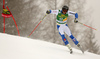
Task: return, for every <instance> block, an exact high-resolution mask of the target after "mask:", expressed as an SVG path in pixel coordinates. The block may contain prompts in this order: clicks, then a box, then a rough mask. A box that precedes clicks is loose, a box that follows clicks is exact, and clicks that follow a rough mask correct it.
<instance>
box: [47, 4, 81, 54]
mask: <svg viewBox="0 0 100 59" xmlns="http://www.w3.org/2000/svg"><path fill="white" fill-rule="evenodd" d="M46 13H47V14H56V15H57V18H56V23H57V30H58V31H59V34H60V36H61V37H62V40H63V42H64V43H65V45H66V46H67V47H68V49H70V53H73V51H72V48H71V45H70V44H69V42H68V40H67V39H66V37H65V35H64V32H65V33H66V34H67V35H68V36H69V37H70V38H71V39H72V41H73V42H74V43H75V45H77V46H78V47H80V44H79V42H78V41H77V39H76V38H75V37H74V36H73V35H72V33H71V31H70V29H69V27H68V25H67V24H66V22H67V18H68V16H70V15H74V16H75V20H74V22H75V23H77V22H78V20H77V19H78V13H75V12H72V11H69V7H68V6H66V5H65V6H63V7H62V10H47V11H46Z"/></svg>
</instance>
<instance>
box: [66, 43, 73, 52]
mask: <svg viewBox="0 0 100 59" xmlns="http://www.w3.org/2000/svg"><path fill="white" fill-rule="evenodd" d="M66 46H67V47H68V49H69V50H70V54H72V53H73V51H72V48H71V46H70V44H67V45H66Z"/></svg>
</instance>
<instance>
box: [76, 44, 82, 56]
mask: <svg viewBox="0 0 100 59" xmlns="http://www.w3.org/2000/svg"><path fill="white" fill-rule="evenodd" d="M77 46H78V47H79V49H80V50H81V51H82V53H83V54H84V50H83V49H82V46H81V45H80V44H77Z"/></svg>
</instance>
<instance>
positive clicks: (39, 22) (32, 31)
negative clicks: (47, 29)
mask: <svg viewBox="0 0 100 59" xmlns="http://www.w3.org/2000/svg"><path fill="white" fill-rule="evenodd" d="M46 16H47V13H46V14H45V16H44V17H43V18H42V19H41V20H40V22H39V23H38V25H37V26H36V27H35V28H34V29H33V31H32V32H31V34H32V33H33V32H34V31H35V29H36V28H37V27H38V26H39V25H40V23H41V22H42V21H43V19H44V18H45V17H46ZM31 34H30V35H29V36H28V37H30V36H31Z"/></svg>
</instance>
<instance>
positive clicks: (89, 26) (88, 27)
mask: <svg viewBox="0 0 100 59" xmlns="http://www.w3.org/2000/svg"><path fill="white" fill-rule="evenodd" d="M78 23H79V24H82V25H84V26H86V27H88V28H91V29H94V30H96V31H97V29H95V28H92V27H90V26H88V25H86V24H83V23H81V22H78Z"/></svg>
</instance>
